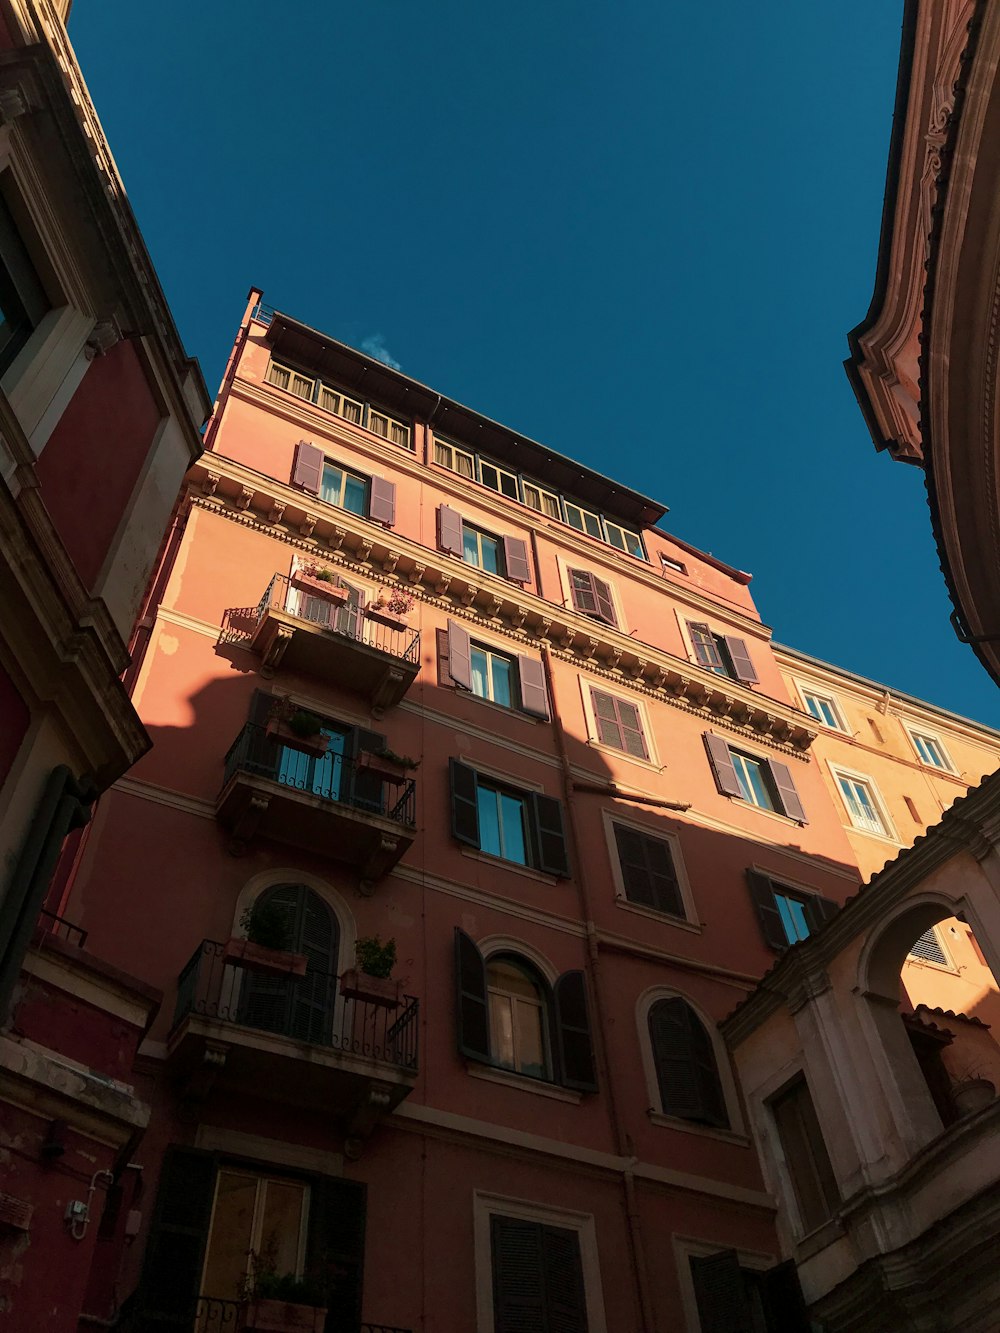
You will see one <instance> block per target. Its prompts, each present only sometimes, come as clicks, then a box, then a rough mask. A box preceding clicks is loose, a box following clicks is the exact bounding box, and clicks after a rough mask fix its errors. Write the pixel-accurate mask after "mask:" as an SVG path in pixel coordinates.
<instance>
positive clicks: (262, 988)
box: [238, 884, 307, 1036]
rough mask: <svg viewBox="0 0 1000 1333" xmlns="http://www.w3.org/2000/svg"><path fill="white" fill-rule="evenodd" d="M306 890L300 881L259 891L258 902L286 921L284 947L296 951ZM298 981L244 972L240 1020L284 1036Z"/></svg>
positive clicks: (240, 989)
mask: <svg viewBox="0 0 1000 1333" xmlns="http://www.w3.org/2000/svg"><path fill="white" fill-rule="evenodd" d="M306 892H307V890H306V889H305V887H304V886H303V885H301V884H281V885H279V886H278V887H277V888H274V889H270V890H268V891H267V892H265V893H263V894H261V897H260V900H259V901H260V903H261V905H262V906H263V905H265V904H266V905H267V906H268V907H273V908H275V909H276V910H278V911H280V912H281V916H282V919H283V921H284V923H285V928H286V934H285V948H287V949H290V950H291V951H292V952H293V953H294V952H297V945H298V939H299V930H300V924H299V913H300V905H301V898H302V895H303V894H304V893H306ZM296 985H297V980H296V979H295V978H293V977H292V976H291V975H287V976H273V975H268V974H267V973H265V972H250V971H243V972H242V974H241V976H240V979H239V1009H238V1013H239V1021H240V1022H241V1023H243V1024H245V1026H246V1027H249V1028H257V1029H258V1030H259V1031H261V1032H277V1033H281V1034H283V1035H285V1036H288V1035H290V1033H291V1030H292V1013H293V1009H294V1003H295V994H296Z"/></svg>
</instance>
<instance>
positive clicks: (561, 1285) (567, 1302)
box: [542, 1226, 587, 1333]
mask: <svg viewBox="0 0 1000 1333" xmlns="http://www.w3.org/2000/svg"><path fill="white" fill-rule="evenodd" d="M542 1277H543V1282H544V1285H545V1313H546V1315H547V1316H548V1322H547V1324H546V1325H545V1327H546V1329H547V1330H548V1333H587V1298H586V1293H585V1291H584V1286H583V1265H582V1263H581V1260H580V1237H579V1235H578V1234H577V1232H575V1231H569V1230H567V1229H565V1228H564V1227H546V1226H543V1227H542Z"/></svg>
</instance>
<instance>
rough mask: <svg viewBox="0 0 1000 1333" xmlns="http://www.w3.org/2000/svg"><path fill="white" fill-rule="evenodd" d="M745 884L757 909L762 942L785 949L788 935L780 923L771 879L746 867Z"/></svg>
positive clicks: (770, 946) (771, 946) (774, 947)
mask: <svg viewBox="0 0 1000 1333" xmlns="http://www.w3.org/2000/svg"><path fill="white" fill-rule="evenodd" d="M747 884H748V885H749V888H750V899H751V901H752V903H753V905H754V907H755V908H756V909H757V920H758V921H759V922H760V931H761V934H762V935H763V936H764V943H765V944H766V945H767V946H768V947H769V948H771V949H778V950H782V949H787V948H788V936H787V935H786V934H785V927H784V926H783V925H782V924H781V913H780V912H779V911H778V907H777V904H776V903H775V901H774V889H773V888H772V887H771V881H770V880H769V879H768V877H767V876H766V875H762V874H761V873H760V871H758V870H749V869H748V870H747Z"/></svg>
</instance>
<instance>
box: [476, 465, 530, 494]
mask: <svg viewBox="0 0 1000 1333" xmlns="http://www.w3.org/2000/svg"><path fill="white" fill-rule="evenodd" d="M479 480H480V481H481V482H482V483H483V485H484V486H488V487H489V488H490V490H491V491H499V492H500V494H501V495H506V496H507V498H508V499H509V500H519V499H520V498H521V497H520V495H519V494H518V488H517V476H516V475H515V474H514V473H513V472H507V471H506V469H504V468H502V467H497V465H496V464H495V463H487V462H486V460H485V459H480V462H479Z"/></svg>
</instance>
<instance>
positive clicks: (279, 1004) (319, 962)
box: [239, 884, 340, 1044]
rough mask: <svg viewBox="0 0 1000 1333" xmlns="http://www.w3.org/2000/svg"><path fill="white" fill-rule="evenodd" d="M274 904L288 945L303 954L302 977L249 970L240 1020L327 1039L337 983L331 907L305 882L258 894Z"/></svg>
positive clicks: (335, 933)
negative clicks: (273, 974) (304, 965)
mask: <svg viewBox="0 0 1000 1333" xmlns="http://www.w3.org/2000/svg"><path fill="white" fill-rule="evenodd" d="M257 901H258V902H259V903H260V904H261V905H265V904H266V905H267V906H268V907H271V908H277V909H278V910H279V911H280V912H281V914H282V916H283V917H284V919H285V923H286V941H287V943H286V947H287V948H288V949H289V950H290V951H291V952H293V953H298V954H304V955H305V957H306V974H305V976H304V977H294V976H291V975H289V976H265V975H262V974H260V973H255V972H248V973H247V974H246V976H245V978H244V982H243V987H242V993H241V996H240V1006H239V1009H240V1022H241V1023H245V1024H246V1025H247V1027H254V1028H260V1029H261V1030H262V1031H265V1032H278V1033H281V1034H282V1035H283V1036H287V1037H295V1038H297V1039H298V1040H299V1041H309V1042H316V1043H318V1044H322V1043H324V1042H327V1041H329V1039H330V1031H331V1026H332V1021H333V1007H334V1001H335V998H336V988H337V959H338V954H339V944H340V940H339V931H338V929H337V920H336V917H335V916H334V914H333V912H332V911H331V910H330V908H329V907H328V906H327V904H326V903H325V902H324V901H323V899H322V898H321V897H320V896H319V894H318V893H316V892H314V891H313V890H312V889H310V888H307V887H306V885H304V884H279V885H276V886H275V887H274V888H272V889H267V890H266V891H265V892H264V893H262V894H261V896H260V898H259V899H258V900H257Z"/></svg>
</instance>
